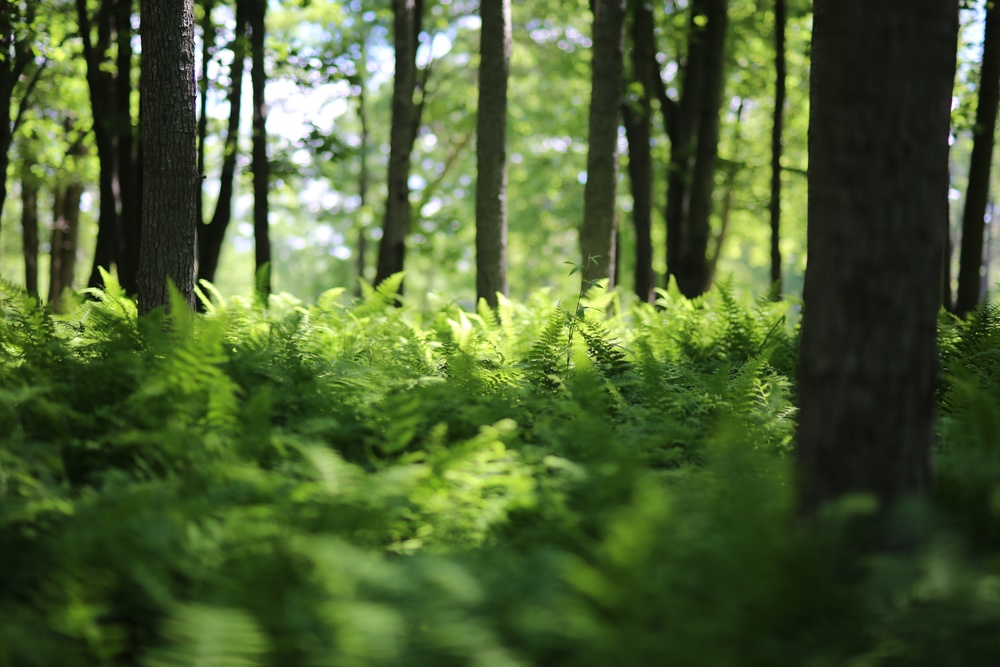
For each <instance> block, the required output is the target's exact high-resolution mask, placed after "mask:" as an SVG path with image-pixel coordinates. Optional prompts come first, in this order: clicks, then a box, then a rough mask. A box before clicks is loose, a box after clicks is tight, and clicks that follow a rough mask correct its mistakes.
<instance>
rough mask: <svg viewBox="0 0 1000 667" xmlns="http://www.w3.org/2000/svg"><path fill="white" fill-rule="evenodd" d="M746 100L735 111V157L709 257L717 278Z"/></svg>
mask: <svg viewBox="0 0 1000 667" xmlns="http://www.w3.org/2000/svg"><path fill="white" fill-rule="evenodd" d="M745 103H746V100H745V99H743V98H740V104H739V106H738V107H736V111H735V112H733V116H734V118H733V140H732V143H733V153H734V157H733V158H732V159H730V160H729V162H728V164H727V165H726V172H725V173H726V182H725V186H724V189H723V193H722V206H721V209H720V211H719V233H718V234H716V236H715V247H714V248H713V249H712V252H711V254H710V255H709V259H708V267H709V269H708V270H709V276H710V278H711V280H715V272H716V269H717V268H718V266H719V259H720V258H721V257H722V249H723V248H724V247H725V243H726V235H727V234H728V233H729V218H730V215H731V214H732V211H733V193H734V192H735V191H736V174H737V172H738V171H739V168H740V163H739V162H738V161H737V160H736V158H735V154H736V153H737V152H738V151H739V147H740V144H741V142H742V140H743V109H744V108H745Z"/></svg>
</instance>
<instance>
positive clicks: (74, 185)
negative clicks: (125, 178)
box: [48, 181, 84, 312]
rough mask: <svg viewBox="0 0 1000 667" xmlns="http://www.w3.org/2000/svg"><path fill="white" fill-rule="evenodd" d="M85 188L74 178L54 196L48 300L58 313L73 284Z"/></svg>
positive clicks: (56, 191)
mask: <svg viewBox="0 0 1000 667" xmlns="http://www.w3.org/2000/svg"><path fill="white" fill-rule="evenodd" d="M83 191H84V188H83V185H82V184H81V183H79V182H76V181H73V182H70V183H69V184H68V185H64V186H59V187H57V188H56V190H55V193H54V195H53V198H52V237H51V239H52V240H51V244H50V245H51V248H50V250H49V257H50V261H49V299H48V300H49V303H50V304H52V307H53V309H54V310H55V311H56V312H59V311H60V303H59V299H60V297H61V296H62V293H63V292H64V291H65V290H66V289H68V288H71V287H72V286H73V277H74V272H75V271H76V252H77V245H78V243H77V242H78V239H79V237H80V199H81V198H82V197H83Z"/></svg>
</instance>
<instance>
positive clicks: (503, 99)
mask: <svg viewBox="0 0 1000 667" xmlns="http://www.w3.org/2000/svg"><path fill="white" fill-rule="evenodd" d="M479 11H480V16H481V17H482V37H481V47H480V48H481V53H482V58H481V64H480V66H479V106H478V112H477V118H476V170H477V174H478V176H477V180H476V299H477V301H478V300H479V299H485V300H486V303H487V304H489V306H490V308H494V309H495V308H496V307H497V305H498V300H497V293H500V294H503V295H504V296H506V295H507V294H508V288H507V78H508V77H509V75H510V53H511V24H510V0H482V2H481V3H480V8H479Z"/></svg>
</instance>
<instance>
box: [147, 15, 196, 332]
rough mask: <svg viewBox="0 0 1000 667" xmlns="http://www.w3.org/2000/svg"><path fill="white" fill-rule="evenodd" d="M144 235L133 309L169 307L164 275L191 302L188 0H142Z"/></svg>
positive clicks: (192, 128) (192, 143)
mask: <svg viewBox="0 0 1000 667" xmlns="http://www.w3.org/2000/svg"><path fill="white" fill-rule="evenodd" d="M141 16H142V36H143V41H142V47H143V56H142V80H141V81H142V89H143V90H144V91H145V95H144V99H143V121H144V122H143V124H142V126H143V147H144V162H145V172H146V178H145V179H144V181H145V182H144V187H143V200H144V204H143V207H142V208H143V221H142V224H143V233H142V248H141V254H140V257H139V275H138V277H139V312H140V314H145V313H148V312H149V311H151V310H153V309H154V308H160V307H164V308H169V306H170V293H169V290H168V288H167V284H168V280H169V281H172V282H173V283H174V284H175V285H176V286H177V288H178V289H179V290H180V292H181V294H182V295H183V296H184V298H185V300H186V301H187V303H188V304H189V305H190V306H191V307H192V308H193V307H194V243H195V227H196V225H197V220H198V211H197V204H198V194H197V189H198V187H199V185H200V181H201V179H200V178H199V176H198V168H197V166H198V154H197V120H196V117H195V75H194V69H195V68H194V0H142V14H141Z"/></svg>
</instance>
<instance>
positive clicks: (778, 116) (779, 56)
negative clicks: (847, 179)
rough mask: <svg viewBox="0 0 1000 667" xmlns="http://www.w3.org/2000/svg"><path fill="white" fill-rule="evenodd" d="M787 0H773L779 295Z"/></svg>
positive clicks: (774, 276)
mask: <svg viewBox="0 0 1000 667" xmlns="http://www.w3.org/2000/svg"><path fill="white" fill-rule="evenodd" d="M787 17H788V8H787V0H774V118H773V121H772V123H771V205H770V209H771V285H772V290H771V296H772V298H774V299H775V300H778V299H780V298H781V292H782V288H781V144H782V134H783V129H784V119H785V79H786V73H785V26H786V24H787V23H788V18H787Z"/></svg>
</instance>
